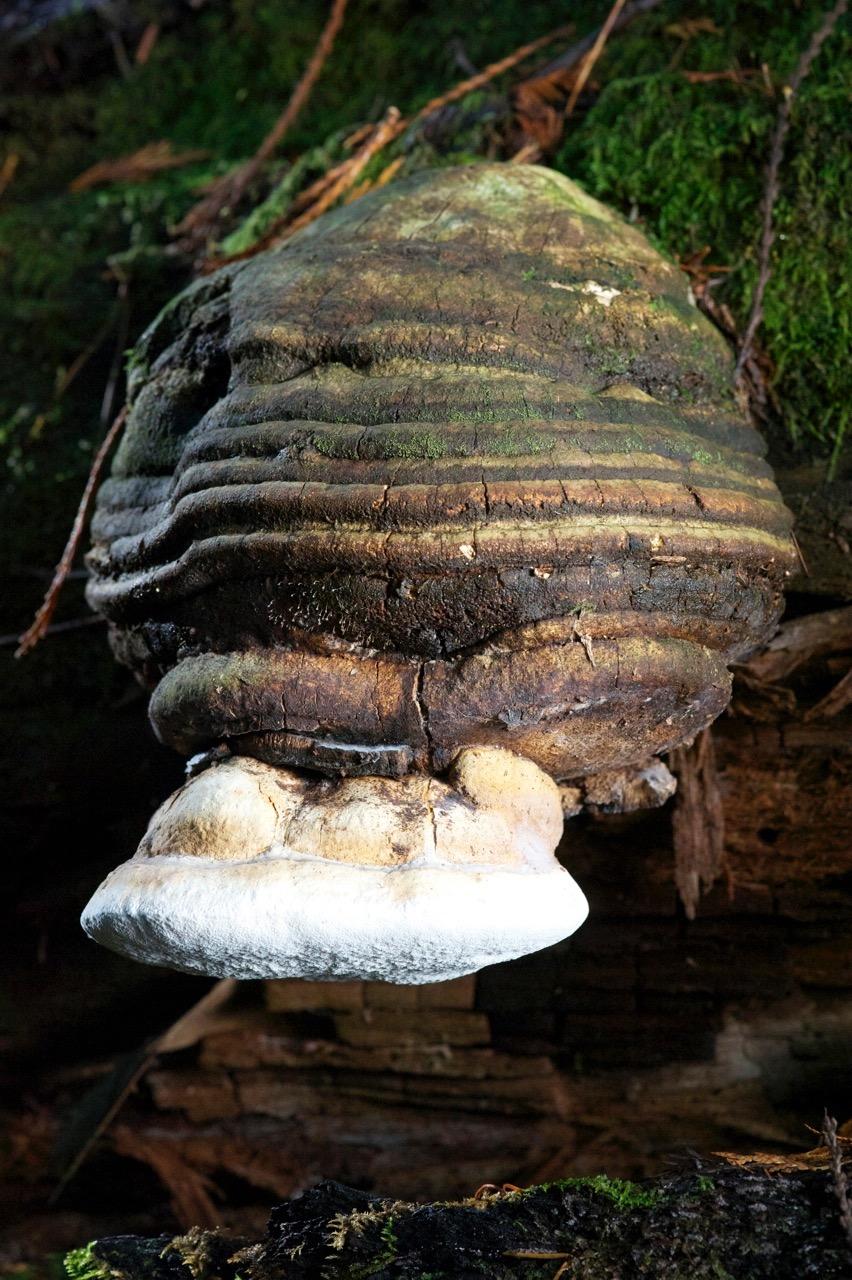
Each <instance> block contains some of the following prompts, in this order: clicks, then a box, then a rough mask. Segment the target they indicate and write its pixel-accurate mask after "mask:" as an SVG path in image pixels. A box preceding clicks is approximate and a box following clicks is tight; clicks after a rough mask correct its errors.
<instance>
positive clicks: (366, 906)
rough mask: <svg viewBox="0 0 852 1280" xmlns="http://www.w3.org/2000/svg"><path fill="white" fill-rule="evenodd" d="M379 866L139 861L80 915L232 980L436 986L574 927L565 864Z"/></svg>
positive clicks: (112, 944)
mask: <svg viewBox="0 0 852 1280" xmlns="http://www.w3.org/2000/svg"><path fill="white" fill-rule="evenodd" d="M552 867H553V869H552V870H547V871H532V870H508V871H507V870H494V869H490V870H488V871H471V870H467V869H464V870H462V869H457V868H439V867H423V866H420V867H417V866H415V867H406V866H401V867H392V868H388V867H375V866H363V865H362V866H358V865H355V866H353V865H346V864H344V863H335V862H330V861H327V860H318V859H311V858H301V859H299V858H295V859H294V858H292V857H286V856H280V855H275V854H268V855H266V856H263V857H259V858H253V859H250V860H247V861H244V862H233V861H227V862H224V861H215V860H208V859H205V858H199V857H185V856H178V857H173V856H161V857H157V858H148V859H141V858H135V859H133V860H132V861H130V862H126V863H125V864H124V865H123V866H121V867H119V868H118V869H117V870H116V871H114V872H113V873H112V874H111V875H110V876H108V877H107V879H106V880H105V881H104V883H103V884H102V885H101V886H100V888H99V889H98V890H97V892H96V893H95V895H94V897H93V898H92V900H91V902H90V903H89V905H88V906H87V908H86V910H85V912H84V913H83V917H82V925H83V928H84V929H85V931H86V933H88V934H89V936H90V937H91V938H94V939H95V941H97V942H100V943H102V944H103V945H104V946H106V947H109V948H110V949H111V950H114V951H119V952H121V953H122V954H124V955H128V956H131V957H133V958H135V959H137V960H141V961H144V962H146V963H148V964H158V965H167V966H168V967H170V968H173V969H180V970H183V971H184V972H186V973H204V974H210V975H212V976H215V977H232V978H290V977H297V978H319V979H344V978H367V979H380V980H384V981H387V982H396V983H422V982H440V981H444V980H445V979H450V978H457V977H461V976H462V975H463V974H467V973H473V972H475V971H476V970H477V969H481V968H482V967H483V966H484V965H488V964H495V963H496V962H498V961H501V960H511V959H513V958H515V957H516V956H519V955H524V954H526V953H527V952H529V951H538V950H539V949H540V948H541V947H546V946H550V945H551V944H552V943H554V942H558V941H559V940H560V939H561V938H565V937H567V936H568V935H569V934H571V933H573V932H574V931H575V929H577V928H579V926H580V925H581V924H582V923H583V921H584V920H585V918H586V915H587V914H588V909H589V908H588V903H587V902H586V899H585V897H584V895H583V893H582V891H581V889H580V888H579V886H578V885H577V883H576V882H575V881H574V880H573V879H572V877H571V876H570V875H569V874H568V872H567V871H565V870H563V869H562V868H561V867H559V866H558V864H557V863H556V862H555V860H553V862H552Z"/></svg>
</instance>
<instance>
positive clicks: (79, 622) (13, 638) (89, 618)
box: [0, 574, 106, 649]
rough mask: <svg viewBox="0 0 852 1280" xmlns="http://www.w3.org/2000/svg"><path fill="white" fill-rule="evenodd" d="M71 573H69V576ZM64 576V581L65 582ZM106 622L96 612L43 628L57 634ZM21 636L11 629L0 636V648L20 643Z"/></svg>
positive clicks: (50, 634)
mask: <svg viewBox="0 0 852 1280" xmlns="http://www.w3.org/2000/svg"><path fill="white" fill-rule="evenodd" d="M70 576H71V575H70V574H69V577H70ZM67 580H68V579H67V578H66V582H67ZM105 622H106V618H103V617H101V615H100V614H98V613H88V614H86V616H85V617H84V618H69V619H68V621H67V622H54V623H53V624H52V625H51V626H49V627H47V628H46V629H45V632H44V634H45V635H46V636H58V635H62V634H63V632H67V631H82V630H83V628H84V627H102V626H103V625H104V623H105ZM20 642H21V637H20V636H19V635H18V633H17V631H13V632H12V633H11V634H10V635H6V636H0V649H8V648H10V647H11V646H12V645H13V644H15V645H17V644H20Z"/></svg>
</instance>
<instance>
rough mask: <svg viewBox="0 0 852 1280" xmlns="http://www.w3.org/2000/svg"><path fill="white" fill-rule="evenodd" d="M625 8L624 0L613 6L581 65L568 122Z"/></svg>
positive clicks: (572, 91) (571, 99)
mask: <svg viewBox="0 0 852 1280" xmlns="http://www.w3.org/2000/svg"><path fill="white" fill-rule="evenodd" d="M623 8H624V0H615V4H614V5H613V6H612V8H611V9H610V11H609V13H608V14H607V16H606V21H605V22H604V24H603V26H602V27H601V29H600V31H599V32H598V34H597V37H596V39H595V42H594V44H593V45H592V47H591V49H590V50H589V52H588V53H587V54H586V56H585V58H584V59H583V61H582V63H581V64H580V69H579V70H578V72H577V78H576V80H575V81H574V84H573V86H572V88H571V94H570V96H569V98H568V102H567V103H566V106H565V119H566V120H568V119H570V117H571V116H572V115H573V114H574V108H575V107H576V105H577V99H578V98H579V96H580V94H581V93H582V92H583V88H584V86H585V83H586V81H587V80H588V78H589V76H590V75H591V73H592V67H593V66H594V65H595V63H596V62H597V60H598V58H599V57H600V56H601V54H602V53H603V49H604V45H605V44H606V42H607V40H608V39H609V33H610V32H611V31H612V29H613V27H614V26H615V24H616V21H617V20H618V16H619V14H620V13H621V10H622V9H623Z"/></svg>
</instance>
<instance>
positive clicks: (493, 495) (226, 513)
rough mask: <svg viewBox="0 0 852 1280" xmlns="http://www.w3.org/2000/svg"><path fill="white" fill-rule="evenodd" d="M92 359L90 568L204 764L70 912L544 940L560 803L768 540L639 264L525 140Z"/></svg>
mask: <svg viewBox="0 0 852 1280" xmlns="http://www.w3.org/2000/svg"><path fill="white" fill-rule="evenodd" d="M129 383H130V385H129V417H128V425H127V429H126V433H125V436H124V439H123V441H122V444H121V447H120V449H119V451H118V454H117V455H116V459H115V464H114V466H113V470H112V475H111V477H110V478H109V479H108V480H107V481H106V482H105V483H104V485H103V486H102V488H101V490H100V493H99V497H98V506H97V511H96V515H95V519H94V521H93V542H94V547H93V550H92V551H91V552H90V556H89V565H90V570H91V580H90V584H89V598H90V601H91V603H92V605H93V606H94V608H95V609H97V610H98V611H99V612H100V613H102V614H103V615H104V616H105V617H106V618H107V619H108V620H109V623H110V637H111V643H112V646H113V649H114V651H115V653H116V656H117V657H118V658H119V659H120V660H121V661H122V662H125V663H127V664H128V665H129V666H130V667H132V668H133V670H134V671H135V672H136V673H137V675H138V676H139V678H140V679H141V680H142V681H143V682H144V683H146V684H147V685H148V686H149V687H150V688H152V689H153V695H152V698H151V708H150V714H151V720H152V723H153V726H154V729H155V731H156V733H157V735H158V736H159V738H160V739H161V740H162V741H163V742H165V743H168V744H170V745H171V746H173V747H175V748H177V749H178V750H179V751H182V752H184V753H185V754H187V755H193V754H199V755H200V756H201V757H202V760H201V763H202V765H203V766H205V767H202V768H201V770H200V772H197V773H196V775H195V776H194V777H192V778H191V779H190V780H189V781H188V782H187V784H186V785H185V786H184V787H183V788H182V789H181V790H180V791H178V792H177V793H176V794H175V795H174V796H172V797H171V798H170V799H169V800H167V801H166V802H165V804H164V805H163V806H162V807H161V808H160V810H159V811H158V812H157V813H156V814H155V816H154V818H153V819H152V822H151V825H150V827H149V830H148V833H147V834H146V836H145V837H144V839H143V840H142V843H141V845H140V847H139V849H138V851H137V853H136V855H135V856H134V857H133V858H132V859H131V860H130V861H129V862H127V863H125V864H124V865H123V866H121V867H119V869H118V870H117V871H115V872H113V873H112V875H111V876H109V877H108V878H107V880H106V881H105V882H104V884H103V885H101V887H100V888H99V889H98V890H97V892H96V893H95V895H94V897H93V898H92V901H91V902H90V903H89V905H88V907H87V908H86V911H85V913H84V916H83V924H84V927H85V928H86V930H87V931H88V932H89V933H90V934H91V935H92V937H94V938H96V939H97V940H98V941H100V942H103V943H105V944H106V945H107V946H110V947H113V948H114V949H116V950H118V951H122V952H125V953H126V954H129V955H132V956H135V957H136V958H138V959H141V960H146V961H150V962H152V963H157V964H167V965H171V966H173V967H175V968H179V969H184V970H188V971H192V972H201V973H210V974H216V975H232V976H237V977H284V976H305V977H315V978H323V977H327V978H346V977H353V976H354V977H367V978H378V979H388V980H390V981H396V982H429V981H435V980H439V979H444V978H449V977H453V976H457V975H460V974H463V973H469V972H472V971H473V970H475V969H477V968H479V967H481V966H482V965H484V964H490V963H493V962H495V961H498V960H505V959H509V958H511V957H513V956H517V955H520V954H522V953H524V952H527V951H531V950H535V949H537V948H539V947H543V946H547V945H549V944H550V943H553V942H556V941H557V940H558V939H560V938H562V937H565V936H567V935H568V934H570V933H571V932H573V931H574V930H575V929H576V928H577V927H578V926H579V924H580V923H581V922H582V920H583V919H584V917H585V914H586V909H587V908H586V902H585V899H584V898H583V895H582V893H581V892H580V890H579V888H578V887H577V885H576V884H575V882H574V881H573V880H572V878H571V876H570V875H569V874H568V872H567V871H566V870H564V869H562V867H561V866H560V865H559V863H558V862H557V860H556V858H555V856H554V850H555V848H556V845H557V843H558V841H559V838H560V833H561V830H562V807H563V804H565V811H566V812H575V811H576V808H577V807H579V806H580V805H581V804H582V803H583V797H587V798H588V803H589V804H590V806H591V807H595V806H597V807H598V808H601V809H603V810H604V811H606V809H607V808H610V809H611V808H612V807H619V806H620V807H622V808H623V807H625V806H627V807H629V806H630V805H633V804H643V803H659V802H661V801H662V799H664V798H665V797H666V795H667V794H668V793H669V788H668V786H667V782H666V777H667V775H666V776H665V777H661V776H660V775H661V773H662V774H664V768H663V766H662V764H661V763H660V762H659V761H657V760H656V759H655V758H656V757H657V756H658V755H659V754H661V753H663V752H665V751H668V750H669V749H670V748H672V747H674V746H676V745H677V744H680V743H683V742H685V741H688V740H689V739H690V738H692V737H693V736H694V735H695V734H696V733H697V732H698V730H700V729H701V728H703V727H704V726H705V725H707V724H709V723H710V722H711V721H712V720H713V719H714V718H715V717H716V716H717V715H718V714H719V712H720V711H721V710H722V709H723V708H724V707H725V705H726V704H727V701H728V698H729V694H730V675H729V670H728V667H729V664H730V663H732V662H734V661H738V660H740V659H742V658H743V657H745V656H746V655H747V654H748V653H749V652H750V651H752V650H753V649H755V648H756V647H758V646H759V645H760V644H761V643H763V642H764V641H765V640H766V639H767V638H768V636H769V635H771V633H772V630H773V628H774V626H775V624H776V622H777V618H778V614H779V609H780V599H781V587H782V584H783V580H784V576H785V574H787V573H788V572H789V571H790V569H791V568H792V566H793V563H794V548H793V543H792V539H791V535H790V517H789V514H788V512H787V511H786V509H785V507H784V505H783V503H782V501H781V498H780V495H779V493H778V491H777V489H776V487H775V484H774V482H773V479H772V473H771V471H770V469H769V467H768V466H767V464H766V462H765V461H764V458H763V454H764V447H763V444H762V441H761V439H760V437H759V436H758V434H757V433H756V432H755V431H754V429H753V428H752V427H751V425H750V424H749V422H748V421H747V419H746V417H745V416H744V413H743V411H742V409H741V407H740V406H739V405H738V403H737V401H736V400H735V398H734V396H733V394H732V390H731V359H730V355H729V352H728V350H727V347H726V344H725V342H724V340H723V338H722V337H721V335H720V334H719V333H718V332H717V331H716V330H715V329H714V328H713V327H712V326H711V325H710V324H709V322H708V321H707V320H705V319H704V318H703V317H702V315H701V314H700V313H699V312H698V311H697V309H696V308H695V306H694V305H693V303H692V300H691V296H690V294H689V290H688V286H687V282H686V280H685V278H684V277H683V276H682V275H681V273H680V272H679V271H678V270H677V268H676V267H674V266H673V265H672V264H671V263H669V262H667V261H666V260H665V259H663V258H662V257H661V256H660V255H659V254H658V253H657V252H656V251H655V250H654V249H652V248H651V246H650V245H649V244H648V242H647V240H645V238H644V237H643V236H642V235H641V234H640V233H639V232H638V231H637V230H636V229H635V228H632V227H630V226H628V225H627V224H626V223H625V222H624V221H623V220H622V219H620V218H619V217H618V216H617V215H615V214H613V213H612V212H611V211H609V210H608V209H606V208H605V207H604V206H602V205H600V204H598V203H597V202H596V201H594V200H592V199H590V198H589V197H588V196H586V195H585V194H584V193H583V192H582V191H581V190H580V189H579V188H578V187H576V186H575V185H574V184H573V183H571V182H569V181H568V180H567V179H565V178H563V177H560V176H559V175H557V174H555V173H553V172H551V171H549V170H546V169H542V168H536V167H532V166H525V165H516V166H500V165H491V164H482V165H477V166H472V167H469V168H464V169H456V170H442V171H438V172H430V173H424V174H421V175H417V176H415V177H413V178H408V179H403V180H400V181H399V182H397V183H396V184H393V185H391V186H389V187H387V188H384V189H382V190H380V191H377V192H375V193H373V194H370V195H367V196H365V197H363V198H362V199H361V200H358V201H357V202H354V203H352V204H350V205H347V206H345V207H343V208H341V209H338V210H336V211H334V212H332V213H329V214H326V215H325V217H324V218H322V219H320V220H319V221H318V222H316V223H315V224H313V225H312V226H310V227H307V228H305V229H304V230H302V231H301V232H299V233H298V234H296V235H295V236H293V237H292V239H290V240H289V241H287V242H286V243H285V244H284V245H283V246H282V247H281V248H279V249H276V250H272V251H269V252H267V253H264V254H262V255H258V256H257V257H255V258H253V259H250V260H248V261H244V262H240V263H235V264H232V265H229V266H226V267H224V268H223V269H221V270H220V271H218V272H216V273H215V274H214V275H211V276H208V277H206V278H204V279H201V280H199V281H198V282H197V283H195V284H194V285H192V286H191V287H190V288H189V289H187V290H186V291H185V292H184V293H183V294H181V295H180V296H179V297H178V298H177V299H175V301H174V302H173V303H172V304H171V305H170V306H169V307H167V308H166V310H165V311H164V312H163V313H162V314H161V316H160V317H159V318H158V319H157V320H156V321H155V322H154V324H153V325H152V326H151V327H150V328H149V329H148V331H147V332H146V334H145V335H144V336H143V338H142V339H141V341H140V343H139V345H138V347H137V348H136V351H135V352H134V355H133V359H132V361H131V370H130V377H129ZM206 753H208V754H206ZM205 761H206V765H205ZM634 776H635V778H636V779H637V781H636V783H635V784H633V783H631V781H630V780H631V778H632V777H634ZM652 783H653V785H651V784H652ZM557 784H563V786H562V795H561V796H560V787H559V785H557ZM566 796H568V797H569V799H570V801H571V803H570V805H569V804H568V803H567V801H566ZM643 796H644V797H648V796H651V797H658V798H657V799H654V798H652V799H651V800H648V799H642V797H643ZM613 797H614V798H613ZM567 856H568V860H569V861H570V845H569V849H568V854H567Z"/></svg>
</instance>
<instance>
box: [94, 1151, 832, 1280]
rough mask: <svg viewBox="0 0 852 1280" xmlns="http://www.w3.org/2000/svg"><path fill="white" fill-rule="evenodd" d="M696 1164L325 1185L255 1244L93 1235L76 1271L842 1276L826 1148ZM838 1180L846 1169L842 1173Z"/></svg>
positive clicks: (230, 1277) (128, 1279)
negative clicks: (449, 1188) (469, 1186)
mask: <svg viewBox="0 0 852 1280" xmlns="http://www.w3.org/2000/svg"><path fill="white" fill-rule="evenodd" d="M812 1157H813V1158H812V1159H811V1160H810V1161H808V1160H807V1159H805V1160H803V1161H799V1162H798V1163H796V1162H793V1164H792V1165H787V1166H784V1165H781V1166H780V1167H779V1165H778V1164H777V1163H775V1164H770V1166H769V1167H768V1168H767V1167H766V1166H764V1165H761V1163H760V1161H759V1158H756V1159H755V1161H754V1162H749V1163H741V1164H740V1163H737V1164H724V1163H717V1164H714V1165H712V1166H704V1167H702V1168H700V1169H697V1170H694V1171H690V1172H688V1173H675V1174H673V1175H672V1174H669V1175H667V1176H666V1177H664V1178H660V1179H658V1180H657V1181H656V1182H654V1183H649V1184H646V1185H642V1186H640V1185H637V1184H635V1183H625V1182H618V1181H615V1180H612V1179H608V1178H605V1177H599V1178H592V1179H588V1180H572V1181H565V1182H561V1183H559V1182H558V1183H552V1184H550V1185H549V1186H540V1187H532V1188H529V1189H527V1190H524V1191H521V1190H518V1189H514V1190H511V1191H504V1192H500V1191H498V1190H497V1188H494V1191H495V1192H496V1194H490V1195H484V1196H482V1197H481V1198H476V1197H473V1198H469V1199H467V1200H463V1201H460V1202H457V1203H443V1204H423V1205H418V1204H407V1203H404V1202H401V1201H393V1200H387V1199H381V1198H380V1197H377V1196H370V1195H368V1194H366V1193H364V1192H358V1191H353V1190H351V1189H350V1188H348V1187H345V1186H341V1185H340V1184H339V1183H334V1182H325V1183H322V1184H320V1185H319V1186H317V1187H315V1188H313V1189H312V1190H311V1191H309V1192H308V1193H306V1194H305V1195H304V1196H302V1197H300V1198H297V1199H295V1200H292V1201H290V1202H288V1203H285V1204H281V1205H278V1206H277V1207H276V1208H275V1209H273V1211H272V1215H271V1217H270V1221H269V1226H268V1228H267V1233H266V1236H265V1238H264V1239H262V1240H261V1241H259V1242H258V1243H257V1244H255V1245H250V1246H248V1247H245V1246H243V1247H241V1242H237V1241H235V1240H234V1241H232V1242H231V1247H230V1250H229V1248H228V1242H227V1240H225V1239H223V1237H222V1236H220V1235H218V1234H212V1233H203V1232H194V1233H192V1234H191V1235H190V1236H188V1237H184V1238H182V1239H177V1240H173V1241H169V1240H168V1239H163V1238H160V1239H158V1240H156V1241H151V1240H144V1239H139V1238H134V1237H127V1236H125V1237H119V1238H113V1239H105V1240H97V1241H95V1242H94V1243H93V1244H91V1245H90V1246H89V1247H88V1249H87V1250H83V1251H80V1253H79V1255H75V1256H74V1257H73V1259H72V1265H71V1267H70V1268H69V1270H70V1273H71V1277H72V1280H83V1278H84V1277H85V1280H101V1278H103V1280H107V1277H110V1278H111V1280H190V1278H191V1280H236V1277H237V1276H238V1275H239V1276H241V1277H243V1278H244V1280H285V1277H287V1278H292V1280H334V1278H335V1277H340V1278H341V1280H343V1277H346V1278H347V1280H356V1278H360V1277H367V1276H372V1277H374V1278H375V1280H427V1277H428V1278H429V1280H476V1278H479V1277H483V1276H488V1277H489V1278H490V1280H503V1277H505V1278H506V1280H509V1277H516V1276H523V1277H525V1278H527V1280H556V1277H557V1276H559V1277H565V1278H566V1280H567V1277H569V1276H570V1277H572V1278H573V1280H602V1278H603V1277H613V1276H630V1277H631V1280H643V1278H645V1277H647V1278H648V1280H652V1278H653V1280H659V1278H660V1277H661V1276H666V1277H669V1278H670V1280H675V1278H676V1277H679V1276H687V1275H688V1276H690V1277H691V1278H693V1280H718V1277H720V1276H737V1277H742V1278H743V1280H746V1278H747V1280H808V1278H809V1277H813V1280H817V1278H818V1280H841V1277H846V1276H848V1275H849V1274H850V1266H852V1252H850V1241H849V1239H848V1238H847V1235H846V1231H845V1228H844V1226H843V1225H842V1223H841V1221H840V1218H839V1216H838V1209H837V1200H836V1196H835V1175H833V1174H832V1172H831V1171H830V1168H829V1165H828V1160H827V1153H826V1152H825V1151H817V1152H814V1153H812ZM839 1178H840V1179H841V1180H842V1179H844V1178H845V1174H844V1172H843V1169H842V1164H841V1170H840V1174H839Z"/></svg>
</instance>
